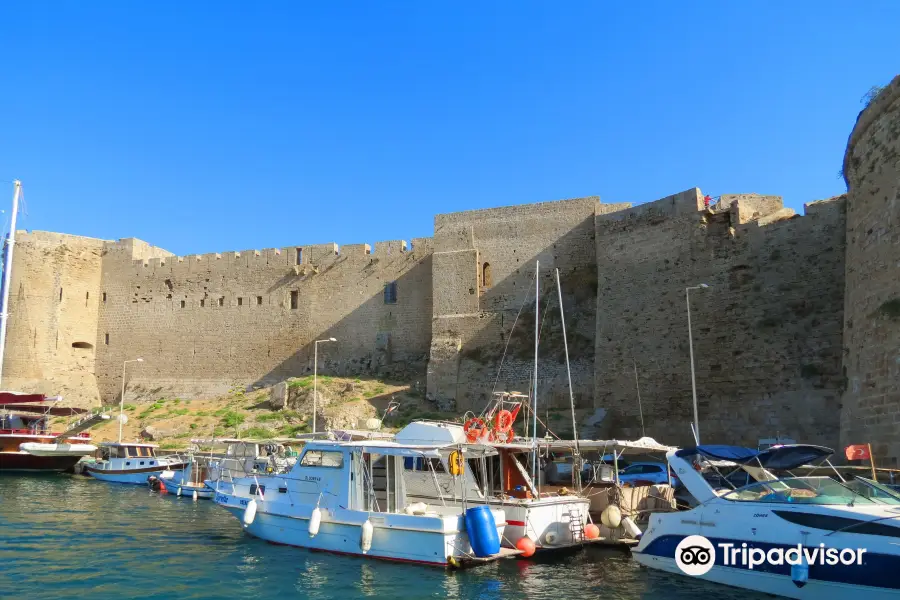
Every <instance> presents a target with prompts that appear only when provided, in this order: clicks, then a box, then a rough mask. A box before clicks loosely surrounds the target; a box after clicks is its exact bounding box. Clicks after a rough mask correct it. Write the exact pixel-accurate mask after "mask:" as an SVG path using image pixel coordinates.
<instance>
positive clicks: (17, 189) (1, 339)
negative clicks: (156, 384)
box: [0, 179, 22, 381]
mask: <svg viewBox="0 0 900 600" xmlns="http://www.w3.org/2000/svg"><path fill="white" fill-rule="evenodd" d="M21 192H22V182H21V181H19V180H18V179H16V180H15V181H13V205H12V216H11V217H10V220H9V237H7V239H6V264H5V265H4V267H3V304H2V305H0V318H2V319H3V324H2V325H0V381H2V379H3V358H4V355H5V352H6V327H7V323H8V321H9V312H8V311H9V284H10V283H11V281H12V265H13V249H14V248H15V245H16V216H18V213H19V195H20V194H21Z"/></svg>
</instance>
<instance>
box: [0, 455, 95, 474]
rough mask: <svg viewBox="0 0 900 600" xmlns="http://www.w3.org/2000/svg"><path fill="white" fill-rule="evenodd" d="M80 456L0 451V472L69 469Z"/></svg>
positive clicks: (59, 470)
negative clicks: (37, 454)
mask: <svg viewBox="0 0 900 600" xmlns="http://www.w3.org/2000/svg"><path fill="white" fill-rule="evenodd" d="M81 456H82V455H80V454H79V455H76V456H36V455H34V454H29V453H28V452H0V473H6V472H10V473H16V472H23V473H25V472H48V473H52V472H62V471H69V470H72V469H73V468H74V467H75V464H76V463H77V462H78V461H79V460H81Z"/></svg>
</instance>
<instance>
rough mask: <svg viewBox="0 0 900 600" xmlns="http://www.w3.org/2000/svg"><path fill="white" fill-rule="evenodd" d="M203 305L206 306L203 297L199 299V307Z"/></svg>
mask: <svg viewBox="0 0 900 600" xmlns="http://www.w3.org/2000/svg"><path fill="white" fill-rule="evenodd" d="M204 306H206V300H205V299H201V300H200V307H201V308H202V307H204Z"/></svg>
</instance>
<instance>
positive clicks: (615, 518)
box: [600, 504, 622, 529]
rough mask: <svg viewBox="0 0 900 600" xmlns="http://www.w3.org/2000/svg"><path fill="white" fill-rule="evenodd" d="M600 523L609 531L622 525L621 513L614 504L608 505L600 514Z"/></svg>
mask: <svg viewBox="0 0 900 600" xmlns="http://www.w3.org/2000/svg"><path fill="white" fill-rule="evenodd" d="M600 522H601V523H603V524H604V525H606V526H607V527H609V528H610V529H616V528H618V527H619V525H621V524H622V511H621V510H619V507H618V506H616V505H615V504H610V505H609V506H607V507H606V508H604V509H603V512H602V513H600Z"/></svg>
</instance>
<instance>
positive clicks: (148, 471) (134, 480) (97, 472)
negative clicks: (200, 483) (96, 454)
mask: <svg viewBox="0 0 900 600" xmlns="http://www.w3.org/2000/svg"><path fill="white" fill-rule="evenodd" d="M183 468H184V465H162V466H159V465H157V466H156V467H147V468H143V469H132V470H121V471H111V470H107V469H98V468H96V467H92V466H88V467H85V469H84V470H85V472H86V473H87V474H89V475H90V476H91V477H93V478H95V479H98V480H100V481H106V482H108V483H125V484H131V485H147V478H149V477H150V476H155V477H159V476H160V474H161V473H162V472H163V471H165V470H167V469H168V470H177V469H183Z"/></svg>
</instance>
